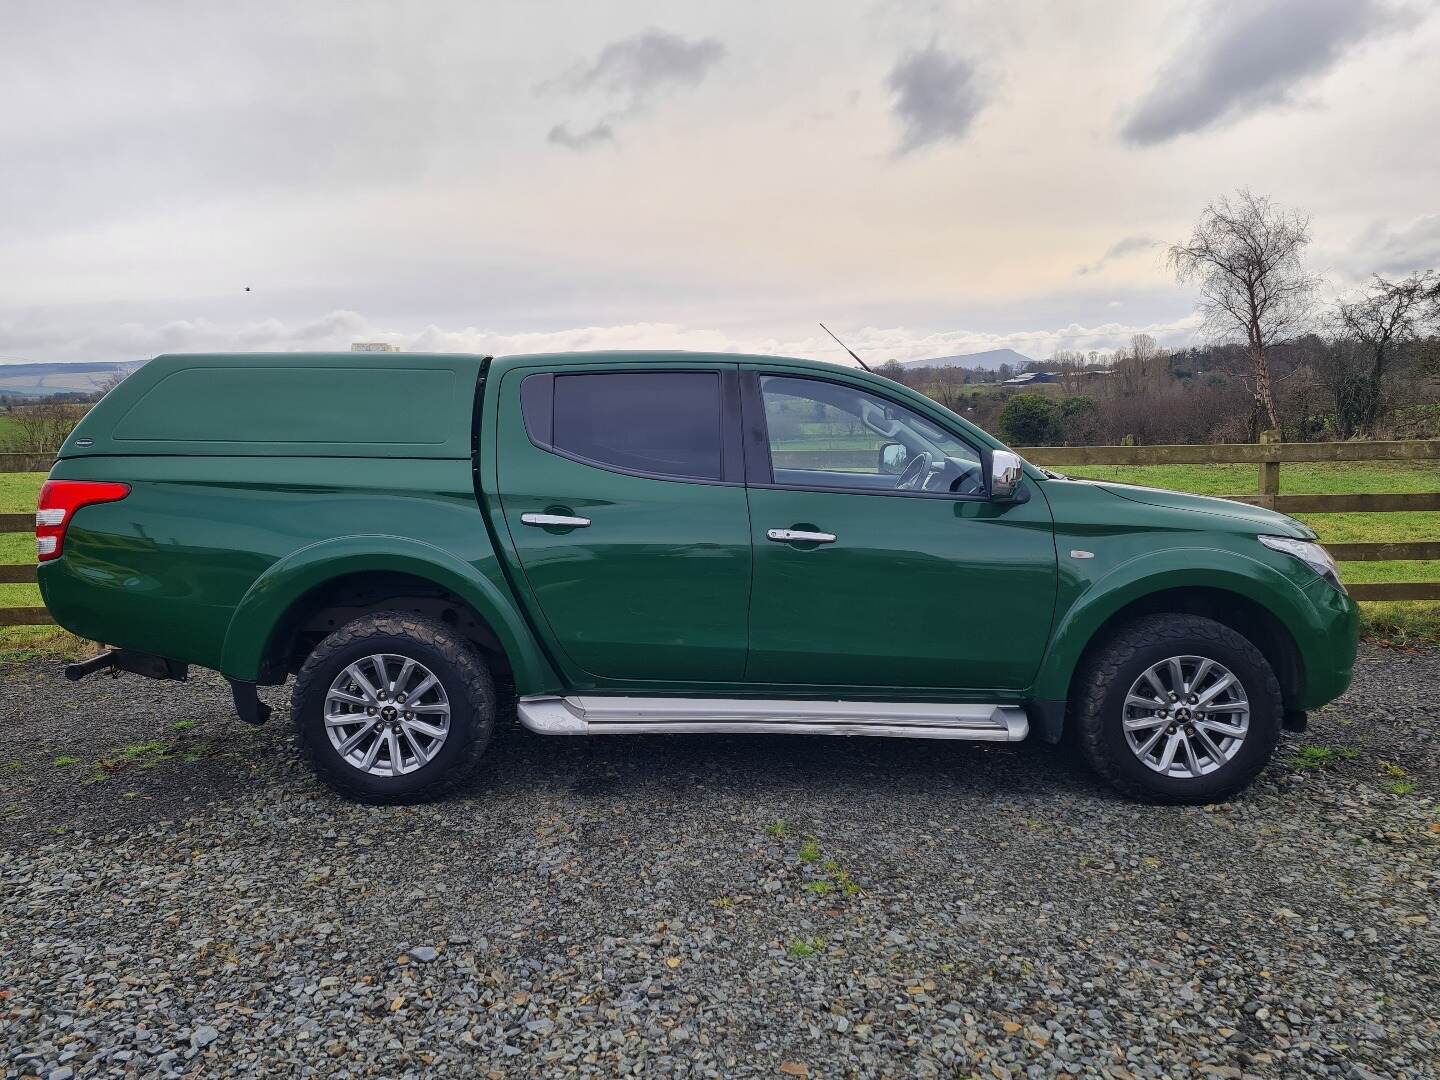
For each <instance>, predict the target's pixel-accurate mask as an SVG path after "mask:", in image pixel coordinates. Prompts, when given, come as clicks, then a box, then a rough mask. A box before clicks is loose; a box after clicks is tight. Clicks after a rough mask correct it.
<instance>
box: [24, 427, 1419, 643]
mask: <svg viewBox="0 0 1440 1080" xmlns="http://www.w3.org/2000/svg"><path fill="white" fill-rule="evenodd" d="M1016 449H1017V450H1019V452H1020V453H1021V454H1023V455H1024V456H1025V458H1026V460H1028V461H1031V462H1033V463H1034V464H1036V465H1046V466H1057V467H1064V466H1066V465H1236V464H1239V465H1258V466H1259V467H1260V469H1259V491H1258V493H1257V494H1255V495H1233V496H1228V498H1230V499H1231V500H1232V501H1234V502H1243V503H1249V504H1251V505H1254V506H1264V507H1268V508H1270V509H1272V510H1279V511H1282V512H1283V513H1287V514H1344V513H1360V514H1379V513H1394V512H1403V511H1417V510H1421V511H1440V492H1419V493H1395V494H1373V495H1281V494H1280V493H1279V490H1280V476H1279V472H1280V466H1281V465H1284V464H1298V463H1316V462H1340V461H1427V460H1436V459H1440V439H1413V440H1405V441H1393V442H1332V443H1283V442H1260V443H1218V444H1210V445H1204V444H1195V445H1190V444H1181V445H1169V446H1030V447H1017V448H1016ZM53 460H54V455H53V454H3V453H0V473H4V472H45V471H46V470H48V469H49V468H50V465H51V463H52V462H53ZM775 463H776V464H777V465H779V466H780V467H782V468H807V467H808V468H818V469H824V468H831V469H857V468H870V467H875V468H877V469H878V466H879V459H878V451H873V450H833V451H784V450H782V451H777V452H776V454H775ZM34 527H35V515H34V514H0V533H16V532H31V531H32V530H33V529H34ZM1325 547H1326V550H1328V551H1329V552H1330V554H1331V555H1333V556H1334V557H1335V559H1337V560H1338V561H1340V562H1397V561H1404V560H1426V559H1440V541H1420V542H1412V543H1363V544H1358V543H1357V544H1326V545H1325ZM35 571H36V567H35V566H34V565H33V564H31V565H0V584H7V585H14V584H21V585H24V584H31V583H33V582H34V581H35V580H36V573H35ZM1346 588H1347V589H1348V590H1349V591H1350V595H1351V596H1353V597H1354V598H1355V599H1357V600H1440V581H1387V582H1377V583H1374V584H1362V583H1359V582H1357V583H1355V584H1351V585H1347V586H1346ZM52 621H53V620H51V618H50V613H49V612H48V611H46V610H45V609H44V608H43V607H25V608H0V626H44V625H49V624H51V623H52Z"/></svg>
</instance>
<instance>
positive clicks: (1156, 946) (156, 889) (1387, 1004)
mask: <svg viewBox="0 0 1440 1080" xmlns="http://www.w3.org/2000/svg"><path fill="white" fill-rule="evenodd" d="M0 690H3V693H0V724H3V728H4V730H5V731H6V732H7V733H8V739H7V749H6V750H4V751H0V755H4V756H3V757H0V1049H3V1057H0V1062H3V1064H0V1072H3V1073H4V1074H5V1075H7V1076H31V1075H34V1076H48V1077H49V1078H50V1080H66V1078H68V1077H71V1076H72V1075H73V1076H79V1077H83V1076H95V1075H102V1074H103V1075H125V1074H134V1075H146V1076H149V1075H157V1074H160V1075H167V1074H168V1075H175V1074H186V1075H200V1074H205V1075H222V1074H223V1075H230V1074H257V1073H267V1074H302V1075H303V1074H318V1075H324V1076H340V1077H343V1076H384V1077H397V1076H420V1075H426V1076H431V1075H433V1076H492V1077H502V1076H503V1077H519V1076H536V1075H547V1076H549V1075H569V1074H578V1075H588V1076H606V1077H609V1076H617V1075H625V1074H632V1075H638V1074H644V1075H685V1076H692V1075H693V1076H725V1077H731V1076H777V1075H778V1076H790V1077H804V1076H809V1077H841V1076H876V1077H882V1076H895V1077H899V1076H932V1075H938V1076H970V1075H978V1076H995V1077H1020V1076H1035V1077H1038V1076H1052V1075H1057V1074H1072V1075H1110V1076H1115V1077H1131V1076H1146V1077H1150V1076H1153V1077H1188V1076H1195V1077H1204V1076H1232V1077H1239V1076H1242V1075H1255V1076H1292V1075H1323V1076H1341V1077H1370V1076H1400V1077H1421V1076H1435V1075H1437V1062H1440V1025H1437V1010H1436V1005H1435V1002H1436V993H1437V989H1440V978H1437V968H1440V949H1437V929H1440V911H1437V904H1436V899H1437V892H1440V883H1437V858H1436V856H1437V853H1440V817H1437V805H1436V804H1437V800H1440V772H1437V746H1440V710H1437V708H1436V707H1435V701H1436V700H1437V697H1440V652H1435V651H1424V652H1413V653H1402V652H1381V651H1378V650H1374V649H1366V650H1365V651H1364V653H1363V655H1362V663H1361V665H1360V669H1359V673H1358V675H1357V678H1356V683H1355V686H1354V688H1353V689H1352V690H1351V692H1350V693H1349V694H1348V695H1347V696H1346V697H1345V698H1344V699H1343V700H1342V701H1341V702H1339V703H1338V704H1336V705H1334V706H1332V707H1331V708H1329V709H1327V710H1325V711H1323V712H1322V713H1320V714H1319V715H1317V716H1315V717H1314V718H1312V727H1311V730H1310V732H1309V733H1308V734H1307V735H1305V736H1303V737H1295V736H1290V737H1287V739H1286V741H1285V742H1284V743H1283V744H1282V746H1281V750H1280V753H1279V756H1278V757H1277V760H1276V762H1275V764H1273V765H1272V766H1271V768H1270V769H1269V770H1268V771H1267V772H1266V773H1265V774H1264V775H1263V776H1262V777H1261V779H1260V781H1259V782H1258V783H1257V784H1256V785H1255V787H1254V788H1252V790H1251V791H1250V792H1249V793H1248V794H1247V795H1246V796H1245V797H1243V798H1241V799H1239V800H1237V801H1236V802H1234V803H1232V804H1230V805H1227V806H1223V807H1210V808H1204V809H1199V808H1192V809H1181V808H1173V809H1167V808H1155V807H1145V806H1139V805H1135V804H1132V803H1129V802H1125V801H1123V800H1121V799H1120V798H1118V797H1116V796H1113V795H1112V794H1110V793H1109V792H1108V790H1107V789H1104V788H1102V787H1100V786H1099V785H1098V784H1097V783H1096V782H1095V781H1094V780H1093V779H1092V778H1091V777H1090V775H1089V774H1088V773H1087V772H1086V771H1085V770H1084V769H1083V768H1082V767H1081V766H1080V765H1079V764H1077V763H1075V762H1073V761H1072V760H1071V759H1070V757H1069V756H1068V755H1067V754H1066V753H1064V752H1062V751H1057V750H1051V749H1048V748H1045V747H1038V746H1037V747H1029V746H1020V747H1014V748H1005V747H997V748H987V747H982V746H978V745H969V746H967V745H965V744H961V743H951V744H947V743H922V742H914V743H907V742H901V741H886V740H864V739H853V740H842V739H814V738H810V739H807V738H805V737H772V738H763V737H759V738H740V737H714V738H709V739H706V738H698V737H697V738H689V737H678V736H669V737H665V736H661V737H645V738H632V739H611V740H606V739H592V740H570V739H561V738H548V739H547V738H542V737H538V736H533V735H530V734H528V733H526V732H524V731H522V730H520V729H518V728H514V727H512V728H510V729H508V730H506V731H505V732H504V733H503V734H502V735H501V736H500V737H499V738H498V739H497V741H496V743H495V744H494V746H493V747H492V749H491V751H490V754H489V757H488V759H487V762H486V764H485V765H484V767H482V769H481V771H480V774H479V775H478V776H477V777H476V779H475V782H474V783H473V785H471V786H470V787H469V788H468V789H467V791H465V792H464V793H462V794H461V795H460V796H458V797H456V798H454V799H452V800H451V801H449V802H447V803H445V804H442V805H436V806H428V807H417V808H390V809H382V808H367V807H361V806H355V805H351V804H347V803H344V802H341V801H340V800H338V799H337V798H335V797H333V796H331V795H330V794H329V793H328V792H326V791H325V790H324V789H322V788H320V787H319V786H318V784H317V783H316V782H314V781H313V780H312V779H311V778H310V776H309V775H308V773H307V772H306V771H305V770H304V769H303V767H302V766H301V765H300V763H299V761H298V758H297V755H296V752H295V747H294V744H293V742H292V740H291V737H290V734H289V731H288V724H287V722H286V721H287V717H286V715H285V714H284V712H279V714H278V715H277V716H276V718H275V720H273V721H272V722H271V724H270V725H269V726H268V727H267V728H264V729H261V730H259V731H250V730H248V729H245V728H243V727H242V726H241V725H240V724H238V723H237V722H236V721H234V720H233V719H231V717H230V708H229V699H228V695H227V694H226V692H225V689H224V687H223V684H221V683H220V682H219V681H218V680H216V679H213V678H208V677H207V678H202V679H197V680H195V681H193V682H191V683H189V684H187V685H184V686H180V685H173V684H172V685H162V684H157V683H150V682H147V681H145V680H142V679H139V678H136V677H133V676H126V677H123V678H121V679H120V680H117V681H112V680H110V679H107V678H103V677H102V678H94V679H92V680H89V681H86V682H84V683H80V684H75V685H71V684H67V683H65V682H63V681H62V680H61V679H60V678H59V675H58V671H57V670H56V669H55V668H54V667H52V666H49V665H38V664H32V665H26V666H21V667H11V668H8V669H4V670H0ZM268 696H269V697H270V699H271V701H272V702H274V703H276V704H277V705H279V704H281V703H282V702H283V700H284V696H285V694H284V691H278V690H272V691H269V692H268ZM1302 746H1310V747H1323V748H1327V749H1329V750H1330V751H1332V752H1331V753H1330V755H1329V756H1328V760H1323V761H1320V763H1319V767H1317V768H1310V769H1305V768H1300V767H1298V766H1297V765H1296V764H1295V759H1296V758H1297V756H1298V755H1300V754H1301V753H1302V749H1301V748H1302ZM1310 757H1312V758H1325V757H1326V755H1325V754H1323V753H1317V752H1315V751H1310ZM7 759H9V760H10V764H9V765H8V766H7V765H6V760H7ZM66 759H74V760H73V763H71V764H58V763H57V762H60V761H65V760H66ZM1402 773H1403V775H1402ZM1410 786H1413V790H1411V787H1410ZM1387 789H1388V790H1387ZM782 823H783V824H782Z"/></svg>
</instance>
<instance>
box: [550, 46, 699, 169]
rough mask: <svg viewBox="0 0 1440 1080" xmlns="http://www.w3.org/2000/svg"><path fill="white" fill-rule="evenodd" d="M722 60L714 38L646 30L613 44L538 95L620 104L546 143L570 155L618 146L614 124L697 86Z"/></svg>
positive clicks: (560, 130) (555, 132)
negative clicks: (664, 97)
mask: <svg viewBox="0 0 1440 1080" xmlns="http://www.w3.org/2000/svg"><path fill="white" fill-rule="evenodd" d="M724 58H725V46H724V45H723V44H721V43H720V42H719V41H717V40H716V39H715V38H696V39H695V40H694V41H687V40H685V39H684V38H683V37H680V36H679V35H677V34H670V33H666V32H665V31H663V30H646V31H644V32H643V33H639V34H636V35H634V36H633V37H628V38H622V39H621V40H619V41H612V42H611V43H610V44H609V45H606V46H605V47H604V48H603V49H601V50H600V55H599V56H598V57H596V59H595V62H594V63H591V64H582V65H581V66H579V67H577V68H576V69H574V70H573V71H571V72H570V73H569V74H567V75H564V76H562V77H560V78H559V79H554V80H552V81H550V82H547V83H543V84H541V85H540V86H539V87H538V88H537V89H538V90H539V91H540V92H542V93H543V92H546V91H560V92H563V93H566V94H570V95H587V94H599V95H601V96H602V97H604V98H606V99H608V100H611V101H612V102H614V101H615V99H618V103H616V104H612V107H610V108H609V110H608V111H607V112H605V113H604V115H603V116H602V117H601V118H600V119H599V120H598V121H596V122H595V123H594V124H592V125H591V126H590V127H588V128H584V129H583V130H579V131H576V130H572V128H571V126H570V124H568V123H563V124H556V125H555V126H554V127H552V128H551V129H550V134H549V135H548V136H546V141H547V142H549V143H551V144H552V145H555V146H563V147H565V148H566V149H567V150H588V149H591V148H592V147H595V146H598V145H599V144H600V143H605V142H614V141H615V128H614V122H615V121H616V120H619V119H621V118H622V117H625V116H629V115H632V114H634V113H637V112H639V111H641V110H642V109H644V108H646V107H647V106H649V105H650V104H651V102H652V101H654V99H655V98H656V97H657V96H659V95H661V94H663V93H666V92H669V91H673V90H678V89H680V88H682V87H687V86H697V85H699V83H700V82H701V81H703V80H704V78H705V76H706V75H708V74H709V73H710V69H711V68H713V67H714V66H715V65H716V64H718V63H719V62H720V61H721V60H723V59H724Z"/></svg>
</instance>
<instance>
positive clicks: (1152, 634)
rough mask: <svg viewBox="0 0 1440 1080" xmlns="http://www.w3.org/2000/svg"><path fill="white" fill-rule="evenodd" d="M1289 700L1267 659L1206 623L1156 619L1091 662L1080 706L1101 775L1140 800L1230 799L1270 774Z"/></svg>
mask: <svg viewBox="0 0 1440 1080" xmlns="http://www.w3.org/2000/svg"><path fill="white" fill-rule="evenodd" d="M1280 717H1281V697H1280V685H1279V683H1278V682H1277V681H1276V678H1275V673H1274V672H1273V671H1272V670H1271V669H1270V665H1269V663H1267V662H1266V660H1265V657H1264V656H1263V655H1261V653H1260V651H1259V650H1258V649H1256V648H1255V646H1254V645H1252V644H1251V643H1250V642H1249V641H1247V640H1246V639H1245V638H1244V637H1242V636H1241V635H1239V634H1238V633H1236V632H1235V631H1234V630H1231V629H1230V628H1229V627H1228V626H1225V625H1224V624H1222V623H1218V622H1216V621H1215V620H1213V619H1206V618H1202V617H1200V616H1198V615H1147V616H1145V617H1143V618H1141V619H1137V620H1136V621H1135V622H1133V623H1130V624H1129V625H1128V626H1125V627H1124V628H1123V629H1121V630H1120V631H1119V632H1117V633H1116V634H1115V635H1114V637H1112V638H1111V639H1110V641H1108V642H1107V643H1105V644H1104V645H1103V646H1101V648H1100V649H1099V650H1098V652H1097V653H1096V654H1095V655H1094V656H1093V657H1092V658H1091V660H1090V662H1089V664H1088V665H1087V667H1086V669H1085V671H1084V672H1083V673H1082V674H1081V677H1080V680H1079V685H1078V686H1077V698H1076V701H1075V722H1076V727H1077V732H1076V733H1077V735H1078V736H1079V739H1080V745H1081V747H1082V748H1083V749H1084V751H1085V755H1086V757H1087V758H1088V759H1089V760H1090V763H1091V765H1093V766H1094V767H1095V770H1096V771H1097V772H1099V773H1100V775H1101V776H1103V777H1104V778H1105V779H1106V780H1108V781H1109V782H1110V783H1111V784H1112V785H1113V786H1114V787H1115V788H1117V789H1118V790H1120V791H1121V792H1123V793H1124V794H1126V795H1129V796H1131V797H1133V798H1138V799H1145V800H1147V801H1150V802H1163V803H1207V802H1217V801H1219V800H1221V799H1227V798H1229V797H1230V796H1232V795H1234V794H1235V793H1236V792H1238V791H1240V790H1241V789H1243V788H1244V787H1245V786H1246V785H1248V784H1249V783H1250V781H1251V780H1253V779H1254V778H1255V776H1256V775H1257V774H1258V773H1259V772H1260V770H1261V769H1263V768H1264V767H1265V764H1266V762H1268V761H1269V760H1270V757H1271V755H1272V754H1273V753H1274V751H1275V745H1276V743H1277V742H1278V740H1279V737H1280Z"/></svg>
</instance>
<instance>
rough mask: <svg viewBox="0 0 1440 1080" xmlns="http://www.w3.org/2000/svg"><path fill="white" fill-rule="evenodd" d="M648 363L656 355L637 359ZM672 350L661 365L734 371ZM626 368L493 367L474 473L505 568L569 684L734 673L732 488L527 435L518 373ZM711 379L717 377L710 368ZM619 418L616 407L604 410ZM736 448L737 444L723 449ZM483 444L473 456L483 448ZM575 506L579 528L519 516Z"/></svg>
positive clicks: (741, 663) (741, 523)
mask: <svg viewBox="0 0 1440 1080" xmlns="http://www.w3.org/2000/svg"><path fill="white" fill-rule="evenodd" d="M649 369H650V370H655V365H653V364H651V365H649ZM733 369H734V366H733V365H728V367H721V366H719V365H715V364H695V363H685V362H677V363H675V364H673V365H666V366H665V370H667V371H669V370H675V371H682V372H684V371H701V372H721V373H723V374H726V375H728V374H730V373H733ZM572 370H579V371H583V372H585V373H587V374H600V373H604V372H629V371H633V370H635V365H634V364H632V363H626V362H625V361H624V360H623V359H617V360H616V361H614V362H605V363H595V362H588V363H584V364H582V365H579V366H577V365H575V364H574V363H573V362H572V363H571V364H569V365H566V364H545V363H543V362H542V363H538V364H532V365H520V366H516V367H512V368H510V369H509V370H506V371H504V372H503V373H496V374H492V375H491V377H490V378H489V379H488V380H487V390H488V391H489V392H492V393H495V394H498V399H497V401H496V403H495V407H494V408H493V409H489V408H487V411H492V412H493V413H494V415H495V417H496V428H495V431H494V436H495V439H496V442H495V443H494V446H495V452H494V454H493V455H491V456H493V458H494V461H495V463H496V469H495V472H494V473H493V474H487V479H486V480H485V482H486V483H487V484H488V483H491V482H492V481H491V480H490V479H489V475H493V483H494V485H495V486H494V488H493V489H492V490H494V491H495V492H496V493H497V494H498V500H497V501H498V504H499V512H498V513H496V514H495V516H494V518H493V520H494V523H495V527H496V530H497V533H503V541H502V547H503V550H504V551H505V553H506V555H507V557H508V558H509V559H511V560H512V562H511V564H510V571H511V572H510V579H511V581H512V582H513V583H514V585H515V587H516V589H517V591H518V593H519V594H520V596H521V597H522V598H523V601H524V603H525V606H526V608H527V609H528V610H529V611H530V612H531V615H532V621H533V623H534V624H535V625H537V626H538V627H540V629H541V632H542V633H544V634H545V636H546V638H547V639H548V641H549V643H550V647H551V652H552V655H554V656H555V657H556V660H557V662H558V663H559V664H560V665H561V666H562V668H563V669H564V673H565V676H566V678H567V679H568V680H569V681H570V682H571V684H572V685H574V686H596V687H598V686H605V685H620V684H623V685H628V686H642V687H643V686H644V685H646V684H649V685H654V686H659V687H668V686H670V685H672V684H674V683H676V682H681V683H702V684H703V683H719V684H730V683H739V682H740V681H741V680H742V679H743V677H744V668H745V647H746V622H745V620H746V612H747V607H748V602H749V590H750V562H751V550H750V531H749V516H748V512H747V508H746V500H745V488H744V485H743V483H740V482H739V480H740V478H739V477H738V476H737V477H736V478H735V479H734V480H732V481H730V482H704V481H694V480H680V479H660V478H656V477H652V476H644V475H635V474H630V473H626V472H622V471H618V470H615V469H612V468H605V467H601V466H599V465H596V464H592V463H587V462H585V461H581V460H576V459H574V458H572V457H567V456H564V455H562V454H560V453H555V452H551V451H550V450H547V449H544V448H542V447H541V446H537V445H535V443H533V442H532V441H531V439H530V438H529V436H528V435H527V432H526V428H525V423H524V417H523V412H522V409H521V402H520V384H521V382H522V381H523V380H524V379H525V377H526V376H527V375H530V374H535V373H537V372H555V373H559V374H564V373H566V372H568V371H572ZM716 385H717V387H718V386H720V382H719V380H718V379H717V384H716ZM610 419H611V420H612V422H613V423H616V424H623V423H626V417H624V416H616V417H613V418H610ZM735 451H736V456H737V460H738V451H739V447H738V445H737V446H736V447H735ZM482 456H483V455H482ZM535 513H550V514H563V515H566V516H578V517H580V518H583V519H586V520H589V521H590V525H589V526H586V527H583V528H563V527H562V528H551V527H536V526H532V525H527V524H525V523H524V521H523V520H522V519H523V517H524V516H525V515H527V514H535Z"/></svg>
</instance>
